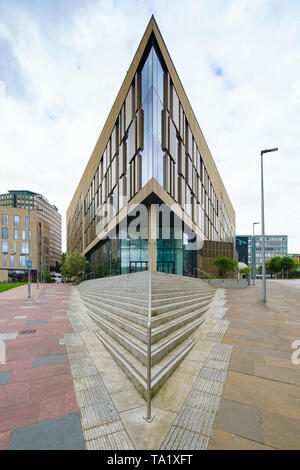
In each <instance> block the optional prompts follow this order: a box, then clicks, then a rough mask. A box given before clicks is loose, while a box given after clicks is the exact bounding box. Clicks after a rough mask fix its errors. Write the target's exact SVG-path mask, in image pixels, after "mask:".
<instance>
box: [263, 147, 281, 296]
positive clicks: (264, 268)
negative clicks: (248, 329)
mask: <svg viewBox="0 0 300 470" xmlns="http://www.w3.org/2000/svg"><path fill="white" fill-rule="evenodd" d="M277 150H278V148H274V149H267V150H262V151H261V152H260V164H261V239H262V240H261V241H262V301H263V304H265V303H266V301H267V299H266V260H265V209H264V169H263V155H264V153H269V152H276V151H277Z"/></svg>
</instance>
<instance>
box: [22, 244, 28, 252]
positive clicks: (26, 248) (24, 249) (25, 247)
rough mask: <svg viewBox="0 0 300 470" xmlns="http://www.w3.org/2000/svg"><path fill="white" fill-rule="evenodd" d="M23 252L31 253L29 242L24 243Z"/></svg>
mask: <svg viewBox="0 0 300 470" xmlns="http://www.w3.org/2000/svg"><path fill="white" fill-rule="evenodd" d="M22 254H29V244H28V243H22Z"/></svg>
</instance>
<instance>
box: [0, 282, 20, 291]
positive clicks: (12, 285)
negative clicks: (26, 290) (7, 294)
mask: <svg viewBox="0 0 300 470" xmlns="http://www.w3.org/2000/svg"><path fill="white" fill-rule="evenodd" d="M24 284H26V282H5V283H2V284H0V292H4V291H6V290H9V289H14V288H15V287H19V286H24Z"/></svg>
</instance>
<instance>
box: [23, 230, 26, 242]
mask: <svg viewBox="0 0 300 470" xmlns="http://www.w3.org/2000/svg"><path fill="white" fill-rule="evenodd" d="M22 240H26V230H22Z"/></svg>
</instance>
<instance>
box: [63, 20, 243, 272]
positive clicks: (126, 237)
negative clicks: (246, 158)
mask: <svg viewBox="0 0 300 470" xmlns="http://www.w3.org/2000/svg"><path fill="white" fill-rule="evenodd" d="M141 205H143V207H146V208H147V221H146V223H144V224H140V227H139V230H140V236H136V235H134V236H133V234H132V225H133V223H134V221H135V220H137V219H138V218H139V216H140V214H138V213H137V208H138V207H141ZM166 208H167V211H168V212H169V213H168V217H167V218H166V217H163V216H162V212H163V211H166ZM166 220H168V222H166ZM164 229H168V230H167V232H168V233H169V235H168V236H166V235H165V234H164V233H163V232H166V231H165V230H164ZM193 236H195V237H196V236H197V238H199V239H201V240H202V241H203V244H202V246H201V247H200V248H197V249H195V248H193V247H194V245H193V243H192V239H193ZM234 237H235V212H234V209H233V206H232V204H231V201H230V199H229V196H228V194H227V191H226V188H225V186H224V184H223V182H222V179H221V177H220V174H219V172H218V169H217V167H216V164H215V162H214V160H213V157H212V155H211V153H210V150H209V148H208V145H207V143H206V140H205V138H204V136H203V134H202V131H201V129H200V126H199V124H198V122H197V119H196V116H195V115H194V112H193V110H192V107H191V104H190V102H189V100H188V98H187V95H186V93H185V91H184V89H183V86H182V84H181V81H180V79H179V77H178V74H177V72H176V69H175V67H174V64H173V62H172V59H171V57H170V55H169V53H168V50H167V48H166V45H165V43H164V40H163V38H162V36H161V33H160V31H159V29H158V26H157V23H156V21H155V19H154V17H152V18H151V20H150V22H149V24H148V26H147V29H146V31H145V33H144V36H143V38H142V40H141V42H140V45H139V47H138V49H137V52H136V54H135V56H134V58H133V61H132V63H131V65H130V67H129V70H128V72H127V75H126V77H125V80H124V82H123V84H122V86H121V89H120V91H119V93H118V95H117V97H116V100H115V102H114V104H113V106H112V109H111V111H110V113H109V116H108V118H107V121H106V123H105V125H104V128H103V130H102V132H101V134H100V137H99V139H98V141H97V143H96V145H95V148H94V151H93V153H92V155H91V157H90V159H89V161H88V163H87V166H86V168H85V170H84V173H83V175H82V178H81V180H80V182H79V184H78V186H77V189H76V191H75V193H74V196H73V198H72V201H71V203H70V205H69V208H68V210H67V252H68V253H71V252H73V251H74V250H75V249H77V250H79V252H81V253H83V254H85V255H86V257H87V259H88V260H89V262H90V270H91V271H93V272H95V274H96V276H97V277H102V276H107V275H114V274H125V273H129V272H135V271H140V270H145V269H148V267H149V263H150V262H151V270H154V271H156V270H157V271H162V272H168V273H174V274H181V275H182V274H183V275H191V276H195V275H197V273H198V272H199V271H200V269H205V270H207V271H209V272H212V271H213V270H214V267H213V260H214V259H215V258H216V257H217V256H219V255H225V254H226V255H227V256H228V255H230V256H231V257H233V256H234Z"/></svg>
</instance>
